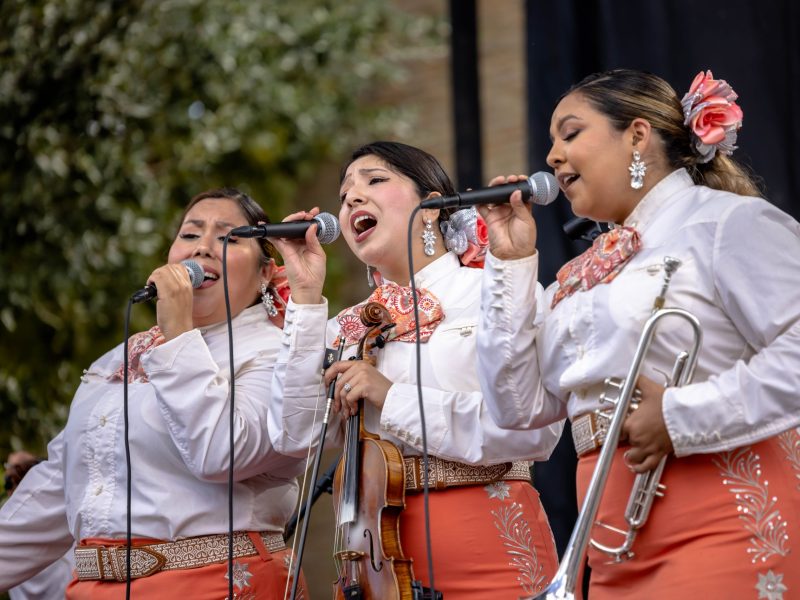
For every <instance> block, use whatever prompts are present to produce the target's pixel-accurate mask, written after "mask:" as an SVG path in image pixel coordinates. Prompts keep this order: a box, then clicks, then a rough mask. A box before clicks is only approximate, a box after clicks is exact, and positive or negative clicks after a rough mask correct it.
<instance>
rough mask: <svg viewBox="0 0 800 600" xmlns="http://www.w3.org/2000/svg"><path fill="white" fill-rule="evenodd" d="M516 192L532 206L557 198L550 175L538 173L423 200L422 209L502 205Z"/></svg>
mask: <svg viewBox="0 0 800 600" xmlns="http://www.w3.org/2000/svg"><path fill="white" fill-rule="evenodd" d="M517 190H519V191H521V192H522V199H523V200H528V199H530V200H531V201H532V202H533V203H534V204H541V205H543V206H544V205H546V204H550V203H551V202H552V201H553V200H555V199H556V196H558V182H557V181H556V178H555V177H554V176H553V174H552V173H548V172H547V171H538V172H536V173H534V174H533V175H531V176H530V177H528V178H527V179H525V180H523V181H517V182H516V183H506V184H503V185H495V186H492V187H487V188H482V189H479V190H469V191H467V192H460V193H457V194H454V195H452V196H438V197H436V198H430V199H428V200H424V201H423V202H422V204H420V206H421V207H422V208H454V207H455V208H461V207H464V206H473V205H475V204H504V203H507V202H508V201H509V196H511V194H512V193H513V192H516V191H517Z"/></svg>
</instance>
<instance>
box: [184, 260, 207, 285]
mask: <svg viewBox="0 0 800 600" xmlns="http://www.w3.org/2000/svg"><path fill="white" fill-rule="evenodd" d="M181 264H182V265H183V266H184V267H186V270H187V271H188V272H189V281H191V282H192V287H193V288H199V287H200V286H201V285H203V280H204V279H205V275H204V274H203V267H201V266H200V264H199V263H197V262H195V261H193V260H189V259H187V260H184V261H181Z"/></svg>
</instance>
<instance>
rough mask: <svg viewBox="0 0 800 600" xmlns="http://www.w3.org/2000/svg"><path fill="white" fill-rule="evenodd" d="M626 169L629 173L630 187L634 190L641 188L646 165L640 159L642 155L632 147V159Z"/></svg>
mask: <svg viewBox="0 0 800 600" xmlns="http://www.w3.org/2000/svg"><path fill="white" fill-rule="evenodd" d="M628 171H629V172H630V174H631V187H632V188H633V189H635V190H640V189H642V186H643V185H644V174H645V172H646V171H647V165H646V164H644V162H643V161H642V155H641V154H639V151H638V150H636V149H635V148H634V150H633V160H632V161H631V166H630V167H628Z"/></svg>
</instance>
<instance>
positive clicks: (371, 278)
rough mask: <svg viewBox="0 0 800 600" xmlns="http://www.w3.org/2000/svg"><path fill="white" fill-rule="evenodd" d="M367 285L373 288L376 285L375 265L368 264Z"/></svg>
mask: <svg viewBox="0 0 800 600" xmlns="http://www.w3.org/2000/svg"><path fill="white" fill-rule="evenodd" d="M367 285H368V286H369V287H371V288H374V287H375V267H373V266H372V265H367Z"/></svg>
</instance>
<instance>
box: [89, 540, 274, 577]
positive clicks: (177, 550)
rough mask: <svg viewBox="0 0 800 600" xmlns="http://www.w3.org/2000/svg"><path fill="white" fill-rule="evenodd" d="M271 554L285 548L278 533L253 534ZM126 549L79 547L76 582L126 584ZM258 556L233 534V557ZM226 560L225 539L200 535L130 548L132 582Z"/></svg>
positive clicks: (251, 543)
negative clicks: (141, 578) (92, 581)
mask: <svg viewBox="0 0 800 600" xmlns="http://www.w3.org/2000/svg"><path fill="white" fill-rule="evenodd" d="M256 535H258V536H259V537H260V538H261V540H262V541H263V542H264V546H265V547H266V548H267V550H269V551H270V552H279V551H280V550H283V549H285V548H286V545H285V544H284V543H283V536H282V535H281V534H280V533H267V532H261V533H258V534H256ZM126 550H127V548H126V547H125V546H78V547H76V548H75V570H76V572H77V575H78V579H79V580H81V581H84V580H92V579H94V580H97V579H99V580H103V581H125V580H126V565H125V562H126V560H125V559H126ZM255 554H258V550H257V549H256V546H255V545H254V544H253V542H252V540H251V539H250V537H249V536H248V534H247V532H244V531H237V532H235V533H234V534H233V556H234V558H239V557H242V556H253V555H255ZM225 560H228V535H227V534H225V533H221V534H216V535H203V536H198V537H191V538H186V539H183V540H178V541H176V542H162V543H157V544H149V545H146V546H134V547H132V548H131V579H136V578H138V577H147V576H148V575H152V574H153V573H157V572H158V571H169V570H172V569H192V568H195V567H202V566H204V565H208V564H211V563H215V562H221V561H225Z"/></svg>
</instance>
